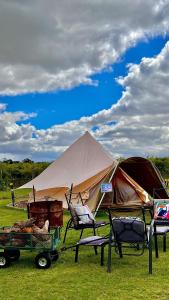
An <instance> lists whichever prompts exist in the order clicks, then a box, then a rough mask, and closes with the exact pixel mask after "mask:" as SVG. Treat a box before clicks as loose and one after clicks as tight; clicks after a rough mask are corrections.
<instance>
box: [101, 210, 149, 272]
mask: <svg viewBox="0 0 169 300" xmlns="http://www.w3.org/2000/svg"><path fill="white" fill-rule="evenodd" d="M109 219H110V236H109V247H108V268H107V271H108V272H111V269H112V259H111V256H112V247H115V251H116V253H118V255H119V256H120V258H122V257H123V255H134V256H140V255H142V254H143V253H144V249H145V248H148V251H149V266H148V267H149V274H152V233H153V221H152V223H151V226H150V230H149V233H148V234H147V229H146V224H145V222H144V221H142V220H141V219H138V218H135V217H131V218H129V217H115V218H112V215H111V211H110V210H109ZM126 248H130V249H131V248H133V251H132V252H131V251H129V250H128V251H127V252H124V251H123V249H126ZM134 250H135V251H134Z"/></svg>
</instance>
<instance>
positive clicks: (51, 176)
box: [20, 132, 117, 201]
mask: <svg viewBox="0 0 169 300" xmlns="http://www.w3.org/2000/svg"><path fill="white" fill-rule="evenodd" d="M115 165H117V162H116V160H114V159H113V158H112V157H111V156H110V154H108V153H107V152H106V150H105V149H104V148H103V147H102V145H101V144H100V143H98V142H97V141H96V140H95V139H94V138H93V137H92V136H91V135H90V134H89V132H86V133H85V134H84V135H83V136H82V137H80V138H79V139H78V140H77V141H76V142H75V143H73V144H72V145H71V146H70V147H69V148H68V149H67V150H66V151H65V152H64V153H63V154H62V155H61V156H60V157H59V158H58V159H57V160H56V161H54V162H53V163H52V164H51V165H50V166H49V167H47V168H46V169H45V170H44V171H43V172H42V173H41V174H40V175H39V176H37V177H36V178H34V179H33V180H31V181H29V182H28V183H26V184H24V185H23V186H21V187H20V188H31V189H32V188H33V186H34V187H35V190H36V198H42V197H44V196H49V197H55V198H57V199H58V200H63V201H64V200H65V197H64V193H65V191H66V190H67V189H68V188H70V187H71V184H72V183H73V185H74V188H75V189H76V190H77V191H85V189H88V190H89V189H91V187H93V186H95V185H97V183H98V182H100V180H102V179H103V178H104V177H105V176H107V174H108V173H110V170H111V169H112V168H114V167H115Z"/></svg>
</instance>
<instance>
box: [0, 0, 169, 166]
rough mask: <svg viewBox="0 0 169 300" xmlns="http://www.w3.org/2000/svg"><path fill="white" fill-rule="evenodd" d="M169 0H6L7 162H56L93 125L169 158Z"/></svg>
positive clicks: (125, 149)
mask: <svg viewBox="0 0 169 300" xmlns="http://www.w3.org/2000/svg"><path fill="white" fill-rule="evenodd" d="M168 16H169V0H158V1H157V0H148V1H147V0H146V1H145V0H135V1H133V0H126V1H122V0H118V1H117V0H103V1H102V0H92V1H91V0H85V1H83V0H71V1H69V0H48V1H46V0H29V1H23V0H0V160H3V159H13V160H23V159H25V158H30V159H32V160H34V161H45V160H47V161H52V160H54V159H56V158H57V157H58V156H60V155H61V153H63V151H64V150H65V149H67V147H69V146H70V145H71V144H72V143H73V142H74V141H75V140H76V139H78V138H79V137H80V136H82V135H83V134H84V133H85V132H86V131H89V132H90V133H91V134H92V136H93V137H94V138H95V139H96V140H97V141H99V142H100V143H101V144H102V145H103V146H104V147H105V148H106V149H107V150H108V152H110V153H111V154H112V156H113V157H114V158H118V157H121V156H122V157H129V156H144V157H147V156H159V157H163V156H169V18H168Z"/></svg>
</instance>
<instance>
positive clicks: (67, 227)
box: [63, 220, 70, 244]
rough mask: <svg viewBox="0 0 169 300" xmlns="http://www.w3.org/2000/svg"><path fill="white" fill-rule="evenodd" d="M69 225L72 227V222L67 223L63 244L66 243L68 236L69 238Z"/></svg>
mask: <svg viewBox="0 0 169 300" xmlns="http://www.w3.org/2000/svg"><path fill="white" fill-rule="evenodd" d="M69 225H70V220H69V221H68V222H67V225H66V230H65V234H64V238H63V244H64V243H65V241H66V236H67V231H68V229H69Z"/></svg>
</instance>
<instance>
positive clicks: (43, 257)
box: [35, 253, 52, 269]
mask: <svg viewBox="0 0 169 300" xmlns="http://www.w3.org/2000/svg"><path fill="white" fill-rule="evenodd" d="M51 263H52V259H51V257H50V255H49V253H39V254H38V255H37V256H36V257H35V265H36V267H37V268H38V269H48V268H49V267H50V266H51Z"/></svg>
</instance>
